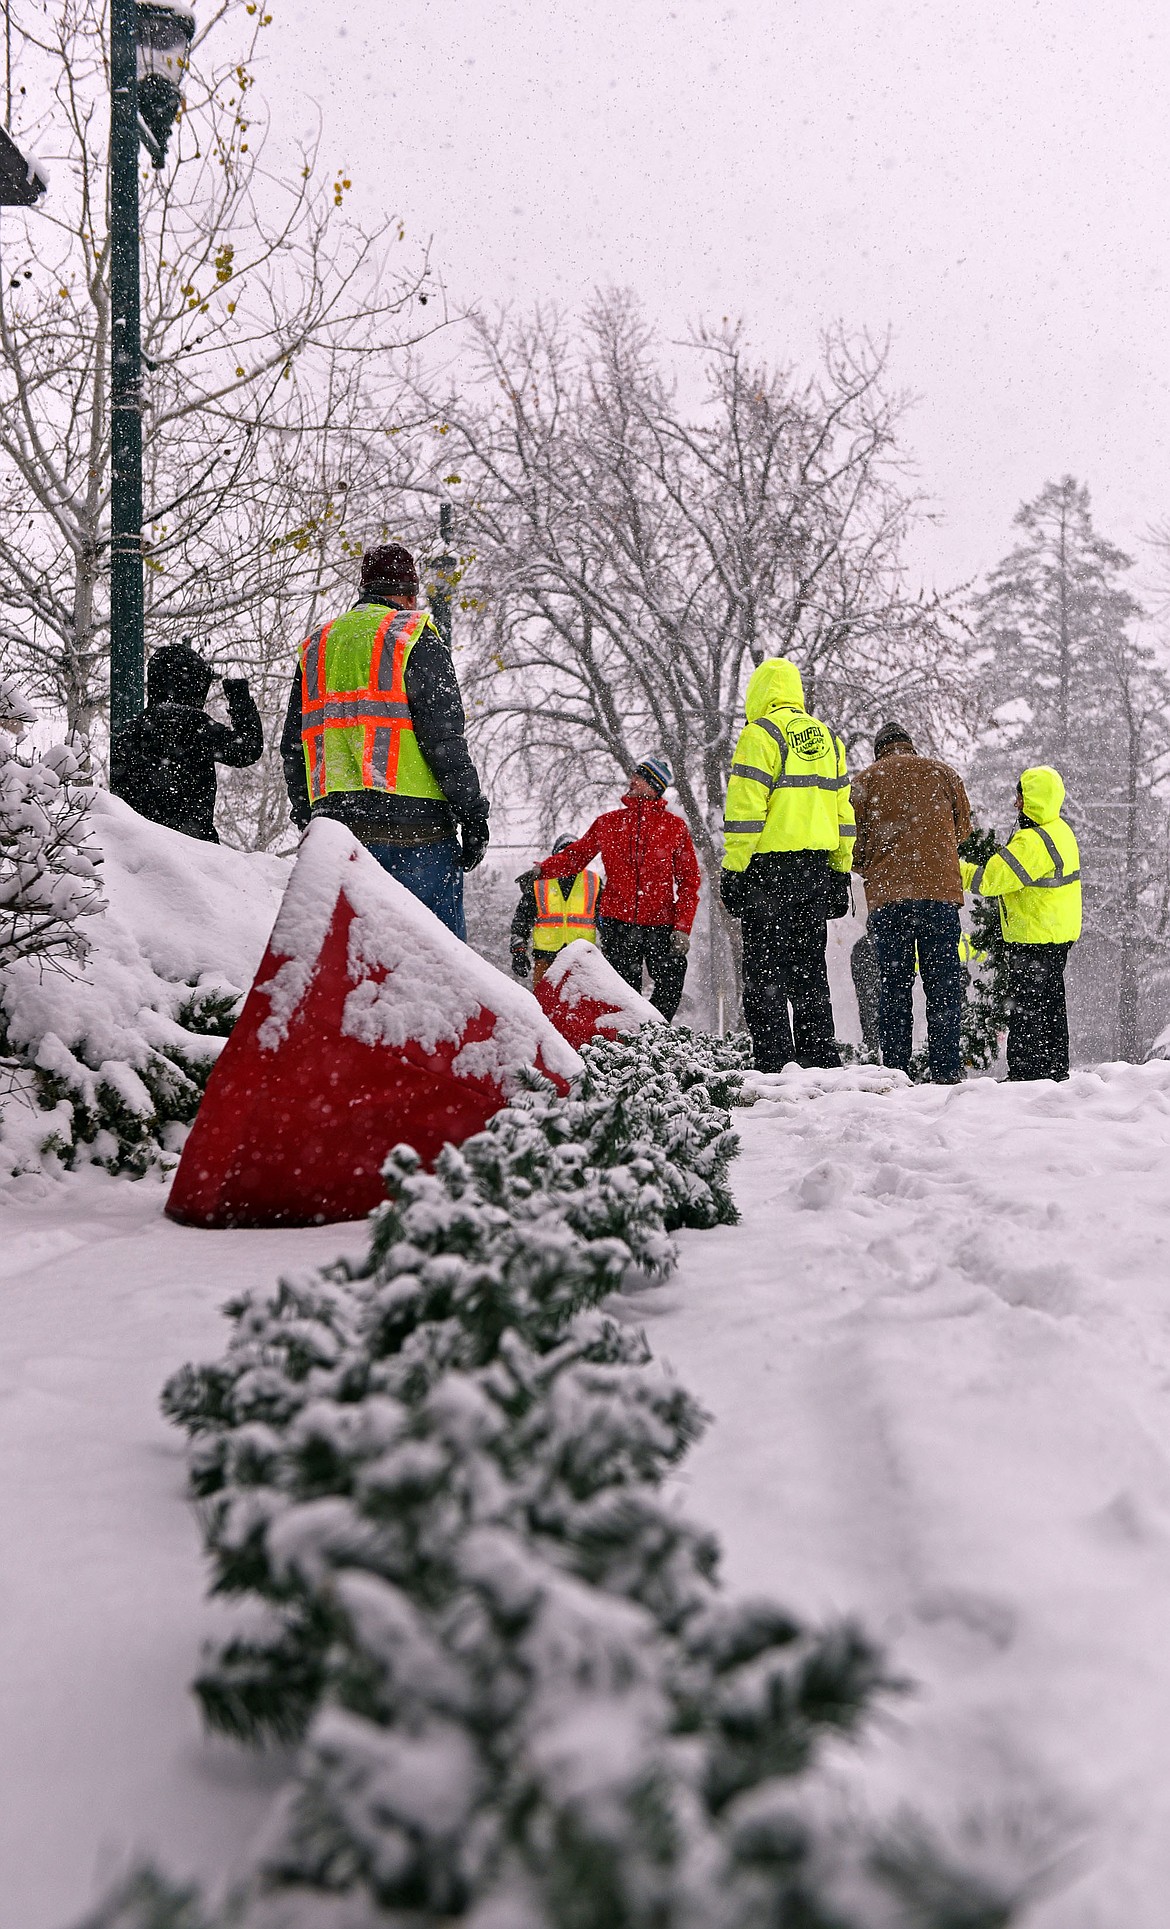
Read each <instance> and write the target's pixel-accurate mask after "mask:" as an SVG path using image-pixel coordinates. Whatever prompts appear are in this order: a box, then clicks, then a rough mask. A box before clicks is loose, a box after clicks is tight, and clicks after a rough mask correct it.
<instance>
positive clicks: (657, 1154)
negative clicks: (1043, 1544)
mask: <svg viewBox="0 0 1170 1929" xmlns="http://www.w3.org/2000/svg"><path fill="white" fill-rule="evenodd" d="M744 1057H745V1054H744V1051H743V1047H742V1045H741V1044H740V1043H739V1041H735V1042H733V1043H730V1044H724V1045H717V1044H716V1043H715V1041H713V1040H709V1041H704V1040H700V1039H697V1038H694V1037H692V1036H691V1035H689V1034H687V1033H685V1032H679V1031H671V1030H668V1029H667V1028H665V1027H658V1028H655V1029H653V1030H647V1032H645V1033H643V1034H642V1035H641V1036H640V1037H638V1038H636V1039H632V1040H625V1039H618V1040H613V1041H610V1040H604V1041H596V1042H594V1043H593V1044H591V1045H589V1046H588V1047H586V1050H585V1053H584V1059H585V1072H584V1074H583V1076H582V1078H581V1079H580V1081H579V1082H578V1084H577V1085H576V1086H575V1088H574V1089H573V1090H572V1091H571V1092H570V1094H569V1096H568V1097H567V1098H558V1097H557V1096H556V1095H555V1094H554V1093H553V1092H552V1090H551V1088H550V1087H549V1086H548V1085H547V1084H546V1083H544V1082H543V1081H540V1080H538V1079H536V1078H535V1077H532V1078H531V1080H530V1083H529V1088H528V1089H526V1090H522V1091H521V1092H519V1093H518V1094H517V1095H516V1096H515V1097H514V1099H513V1101H512V1102H511V1104H510V1105H509V1106H507V1107H506V1108H505V1109H504V1110H503V1111H501V1112H500V1113H499V1114H497V1116H496V1117H495V1118H494V1119H493V1120H492V1121H491V1122H490V1124H489V1125H488V1127H487V1128H486V1129H485V1130H484V1131H483V1132H482V1133H480V1134H478V1135H477V1136H476V1137H474V1138H472V1139H469V1140H467V1141H466V1142H465V1143H464V1144H463V1145H462V1146H461V1147H459V1148H458V1149H455V1148H450V1147H449V1148H448V1149H447V1151H446V1152H445V1153H444V1154H443V1155H442V1156H441V1158H440V1160H439V1162H438V1164H437V1167H436V1169H435V1171H434V1172H433V1173H426V1172H423V1171H422V1170H421V1168H420V1166H419V1162H418V1159H417V1157H416V1156H415V1154H414V1153H413V1152H412V1151H411V1149H410V1148H409V1147H400V1148H398V1150H397V1151H396V1152H395V1153H394V1154H392V1155H391V1158H390V1160H389V1161H388V1164H387V1168H386V1176H387V1182H388V1188H389V1193H390V1197H389V1199H388V1201H387V1203H386V1204H385V1205H384V1206H383V1207H381V1208H380V1209H379V1211H378V1212H377V1213H375V1214H374V1215H373V1216H372V1219H371V1240H370V1247H369V1251H368V1254H367V1255H366V1257H365V1259H364V1261H362V1262H361V1263H360V1264H354V1263H347V1262H339V1263H338V1264H336V1265H334V1266H332V1267H329V1268H327V1269H325V1270H324V1271H322V1272H317V1273H310V1274H306V1275H304V1276H301V1277H298V1278H294V1279H287V1280H284V1281H283V1282H282V1283H281V1284H280V1286H279V1288H278V1289H277V1291H276V1292H275V1293H273V1294H271V1295H260V1294H256V1295H247V1296H245V1297H243V1298H241V1299H239V1300H238V1301H236V1302H234V1303H233V1304H232V1305H231V1306H230V1307H229V1308H228V1311H229V1314H230V1316H231V1319H232V1321H233V1324H234V1333H233V1337H232V1339H231V1342H230V1344H229V1347H228V1350H227V1352H226V1354H225V1355H224V1357H223V1358H222V1359H220V1360H219V1361H217V1362H215V1363H214V1364H212V1365H209V1366H204V1367H199V1368H193V1367H187V1368H184V1369H183V1370H182V1371H181V1372H180V1373H179V1374H177V1375H176V1376H175V1377H174V1379H173V1380H172V1381H171V1382H170V1384H169V1385H168V1387H167V1389H166V1392H165V1394H164V1407H165V1410H166V1411H167V1412H168V1413H169V1414H170V1415H171V1417H172V1418H174V1419H175V1420H176V1421H177V1422H179V1423H180V1424H182V1425H183V1426H185V1427H186V1429H187V1430H188V1432H189V1433H190V1434H191V1436H192V1438H193V1447H192V1463H191V1464H192V1485H193V1488H194V1491H195V1493H196V1495H197V1496H198V1497H199V1502H200V1509H201V1518H202V1521H203V1525H204V1532H205V1535H206V1540H207V1546H208V1550H209V1553H210V1555H211V1558H212V1564H213V1571H214V1587H215V1589H216V1591H218V1592H220V1593H222V1594H226V1595H230V1596H237V1597H245V1598H250V1599H252V1600H253V1601H258V1602H259V1603H260V1604H261V1605H262V1612H263V1615H264V1617H265V1619H264V1620H263V1622H261V1623H260V1624H258V1625H257V1624H253V1625H252V1626H251V1627H250V1629H249V1632H248V1634H247V1635H246V1636H245V1635H241V1636H240V1637H238V1638H236V1639H234V1640H233V1641H231V1642H229V1643H228V1644H227V1645H226V1646H225V1647H224V1648H223V1649H221V1650H220V1651H219V1652H218V1653H214V1654H212V1655H211V1656H210V1657H209V1660H208V1665H207V1666H206V1667H205V1669H204V1672H203V1674H202V1676H201V1678H200V1680H199V1682H198V1684H197V1688H198V1693H199V1695H200V1698H201V1700H202V1703H203V1707H204V1711H205V1714H206V1716H207V1718H208V1720H209V1721H210V1722H211V1724H212V1725H213V1726H215V1727H217V1728H219V1729H221V1730H224V1731H226V1732H228V1733H229V1734H233V1735H236V1736H239V1737H242V1738H245V1739H249V1740H261V1741H263V1740H265V1739H269V1738H271V1739H276V1740H279V1741H282V1742H289V1741H298V1742H299V1743H300V1745H301V1752H300V1756H299V1760H298V1765H297V1769H296V1772H295V1774H294V1776H293V1779H292V1781H291V1783H290V1785H289V1786H288V1788H287V1789H286V1791H285V1794H284V1796H283V1798H282V1800H281V1802H280V1803H279V1805H278V1809H277V1812H276V1814H275V1816H274V1818H273V1822H272V1825H271V1827H270V1829H269V1830H268V1832H267V1837H266V1840H265V1843H264V1845H263V1848H262V1850H261V1852H260V1855H259V1859H258V1864H257V1867H256V1870H255V1874H254V1877H253V1879H252V1882H251V1883H250V1885H249V1888H248V1891H247V1893H246V1894H245V1895H244V1896H242V1897H240V1898H237V1901H236V1904H235V1905H233V1907H234V1909H236V1910H238V1914H237V1913H232V1915H231V1919H232V1921H239V1922H241V1923H245V1924H247V1925H248V1929H262V1926H263V1925H267V1924H272V1923H276V1922H279V1923H281V1924H291V1923H293V1922H296V1923H304V1924H306V1925H308V1924H310V1923H313V1924H315V1923H318V1922H320V1923H323V1922H325V1921H326V1920H328V1921H330V1922H333V1921H337V1922H339V1923H340V1922H341V1921H342V1920H344V1922H345V1923H346V1925H347V1926H349V1925H353V1926H354V1929H358V1926H360V1929H373V1926H374V1924H375V1923H384V1924H387V1925H389V1924H391V1923H393V1924H394V1925H396V1926H397V1929H407V1926H408V1925H413V1926H414V1929H424V1925H426V1926H427V1929H432V1926H433V1925H436V1924H437V1923H439V1922H440V1921H441V1922H443V1923H444V1924H449V1925H452V1926H453V1925H456V1924H460V1923H462V1924H466V1925H467V1929H780V1926H781V1925H786V1924H793V1925H795V1924H797V1923H800V1924H804V1925H807V1929H818V1926H819V1929H829V1925H830V1924H832V1925H833V1929H861V1926H862V1925H866V1929H873V1925H876V1924H878V1923H881V1924H882V1925H883V1929H896V1926H897V1925H901V1926H902V1929H910V1925H914V1929H943V1925H944V1924H945V1925H952V1926H953V1925H955V1924H958V1923H960V1922H962V1923H964V1924H967V1925H971V1929H976V1925H978V1926H979V1929H995V1925H997V1924H1002V1923H1005V1922H1006V1921H1007V1920H1008V1916H1009V1909H1008V1906H1007V1905H1006V1903H1005V1902H1004V1901H1003V1899H1002V1898H1000V1897H998V1896H996V1895H995V1894H993V1893H992V1891H991V1890H990V1889H988V1888H981V1887H980V1885H979V1883H978V1881H977V1879H976V1878H973V1877H972V1878H968V1877H965V1876H962V1875H955V1874H954V1873H952V1872H951V1871H950V1870H949V1869H948V1868H947V1867H946V1865H945V1863H944V1861H942V1860H940V1858H939V1857H938V1855H936V1854H935V1853H934V1852H933V1851H931V1850H928V1849H926V1848H924V1847H923V1846H922V1845H921V1844H920V1843H916V1844H915V1847H914V1850H913V1853H912V1854H907V1853H902V1852H901V1851H899V1850H898V1849H897V1848H896V1847H895V1846H894V1845H892V1844H890V1843H888V1842H886V1843H883V1844H878V1845H875V1843H874V1842H873V1841H872V1840H871V1839H870V1838H869V1837H868V1836H867V1835H866V1833H865V1831H864V1830H863V1829H862V1828H861V1827H860V1826H859V1825H858V1824H856V1823H852V1824H850V1823H848V1822H847V1821H846V1820H843V1818H842V1817H840V1816H835V1817H834V1816H831V1815H830V1816H829V1817H828V1819H825V1817H824V1816H822V1814H821V1813H820V1809H819V1808H818V1802H817V1799H816V1798H815V1784H810V1780H809V1776H808V1774H807V1772H806V1771H807V1770H808V1769H809V1766H810V1764H811V1762H812V1760H813V1757H814V1753H815V1750H816V1747H817V1744H818V1742H819V1741H820V1740H821V1739H822V1738H824V1737H825V1736H828V1735H833V1734H837V1735H846V1734H849V1733H850V1732H851V1731H853V1730H854V1729H855V1728H856V1726H857V1724H858V1723H859V1721H860V1720H861V1719H862V1717H863V1715H864V1713H865V1710H866V1707H867V1704H868V1703H869V1701H870V1699H871V1697H872V1696H873V1694H874V1692H875V1691H876V1690H878V1689H880V1688H881V1687H882V1686H883V1685H888V1684H887V1683H886V1678H885V1672H884V1667H883V1663H882V1660H881V1658H880V1656H879V1655H878V1653H877V1652H876V1650H875V1649H874V1648H873V1646H872V1645H871V1644H870V1642H869V1641H868V1640H867V1639H866V1638H865V1637H864V1636H863V1635H862V1634H861V1633H860V1632H859V1631H858V1630H857V1629H856V1628H854V1627H852V1626H849V1625H842V1626H839V1627H834V1628H830V1629H828V1630H825V1631H820V1632H814V1631H810V1630H808V1629H806V1628H803V1627H801V1626H799V1625H798V1624H797V1623H796V1622H795V1621H794V1620H793V1619H792V1617H791V1616H790V1615H789V1614H787V1613H786V1612H785V1611H784V1610H783V1609H782V1608H780V1607H778V1606H777V1605H776V1604H774V1603H772V1602H767V1601H746V1602H745V1601H740V1602H731V1601H728V1600H727V1599H725V1598H724V1597H723V1595H722V1594H721V1592H720V1590H719V1586H718V1580H717V1566H718V1548H717V1545H716V1543H715V1541H714V1540H713V1538H712V1536H711V1535H710V1534H708V1533H706V1532H705V1531H704V1530H702V1529H701V1528H698V1527H696V1526H694V1525H693V1524H692V1523H690V1522H689V1521H688V1520H687V1519H686V1518H685V1516H683V1515H682V1514H681V1513H680V1512H679V1511H678V1509H677V1507H676V1506H675V1505H674V1504H673V1502H672V1501H671V1500H670V1499H669V1498H668V1497H667V1496H665V1495H664V1493H663V1482H664V1479H665V1477H666V1476H667V1474H668V1473H669V1471H670V1469H671V1468H672V1467H674V1466H675V1465H677V1463H678V1461H679V1460H680V1459H681V1457H682V1455H683V1454H684V1453H685V1452H686V1450H687V1448H688V1446H689V1445H690V1443H691V1442H692V1441H693V1440H694V1439H695V1438H696V1436H697V1434H698V1433H699V1431H700V1429H701V1427H702V1424H703V1416H702V1414H701V1413H700V1412H699V1410H698V1409H697V1407H696V1405H695V1403H694V1401H693V1400H692V1399H691V1398H690V1397H689V1396H688V1395H687V1393H686V1392H685V1391H684V1390H683V1389H682V1388H681V1387H680V1386H679V1385H678V1384H677V1383H676V1382H675V1381H674V1380H673V1378H672V1377H671V1376H670V1375H668V1374H667V1373H665V1372H664V1371H663V1370H662V1369H661V1368H660V1367H658V1366H656V1365H655V1363H654V1361H653V1360H652V1358H651V1357H650V1352H649V1348H648V1346H647V1343H646V1339H645V1336H644V1335H643V1334H642V1333H641V1332H639V1331H637V1330H636V1329H634V1328H633V1327H631V1326H630V1325H628V1324H626V1323H624V1322H623V1321H622V1320H621V1319H620V1318H618V1317H616V1316H615V1315H614V1314H613V1313H612V1312H610V1311H607V1310H606V1308H605V1305H604V1302H605V1300H606V1299H607V1297H608V1295H610V1294H611V1293H612V1292H613V1290H614V1289H615V1288H617V1287H618V1286H619V1285H620V1284H621V1283H622V1280H623V1278H624V1277H625V1276H626V1275H627V1273H628V1272H629V1269H630V1268H631V1266H635V1267H637V1268H640V1269H641V1272H642V1274H643V1275H644V1276H649V1277H653V1278H663V1277H665V1276H666V1275H667V1274H668V1272H669V1271H670V1269H671V1266H672V1264H673V1258H674V1249H673V1243H672V1240H671V1233H672V1231H673V1230H675V1229H677V1228H680V1227H683V1226H694V1227H702V1226H713V1225H717V1224H720V1223H724V1224H725V1223H728V1222H730V1221H732V1220H733V1219H734V1217H735V1208H734V1205H733V1203H732V1199H731V1196H730V1192H729V1189H728V1183H727V1168H728V1162H729V1160H730V1158H731V1156H732V1154H733V1152H734V1149H735V1139H734V1136H733V1134H732V1132H731V1130H730V1119H729V1117H728V1114H727V1112H726V1110H725V1109H724V1108H725V1107H726V1105H727V1103H728V1101H729V1100H731V1099H733V1098H734V1097H735V1096H736V1094H737V1091H738V1087H739V1084H740V1080H741V1074H742V1066H743V1062H744ZM810 1789H811V1790H812V1794H811V1795H810ZM821 1806H822V1807H823V1803H822V1804H821ZM136 1882H137V1890H136V1892H135V1893H132V1892H131V1890H129V1889H127V1890H126V1891H125V1892H124V1893H123V1894H122V1896H121V1897H120V1898H115V1899H114V1900H113V1901H112V1902H111V1903H110V1905H109V1907H108V1909H107V1910H106V1911H105V1912H104V1913H103V1914H101V1915H100V1916H99V1917H98V1918H96V1919H95V1923H96V1924H100V1925H109V1926H110V1929H112V1925H114V1924H115V1923H116V1924H118V1925H119V1929H148V1925H156V1924H160V1923H162V1922H169V1921H170V1920H171V1919H172V1918H171V1917H170V1916H168V1915H167V1914H166V1913H165V1908H166V1906H167V1892H166V1891H165V1885H163V1886H160V1885H159V1884H158V1882H157V1879H154V1880H148V1879H147V1878H144V1877H139V1878H136ZM175 1893H176V1894H177V1892H175ZM181 1900H182V1898H180V1901H181ZM188 1903H189V1899H188V1901H187V1902H183V1907H185V1908H186V1907H188ZM176 1907H177V1905H176ZM192 1907H193V1905H192ZM174 1919H175V1920H179V1919H183V1920H186V1919H187V1918H179V1917H177V1916H176V1917H175V1918H174ZM195 1919H196V1918H195V1916H194V1914H192V1915H191V1917H190V1920H192V1921H193V1920H195Z"/></svg>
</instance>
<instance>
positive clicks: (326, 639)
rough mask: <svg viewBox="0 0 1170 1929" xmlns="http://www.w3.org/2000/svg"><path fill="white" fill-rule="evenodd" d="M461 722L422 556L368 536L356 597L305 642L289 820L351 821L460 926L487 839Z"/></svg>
mask: <svg viewBox="0 0 1170 1929" xmlns="http://www.w3.org/2000/svg"><path fill="white" fill-rule="evenodd" d="M466 723H467V720H466V717H465V715H464V710H463V699H462V697H461V695H460V692H459V684H458V680H457V679H456V676H455V668H454V665H453V664H452V662H451V652H450V650H449V649H448V648H447V645H446V644H445V642H444V641H443V638H442V637H441V636H440V634H439V631H438V630H437V629H436V627H435V624H434V620H433V619H432V617H431V615H430V612H429V611H428V610H426V609H422V608H420V607H419V581H418V571H417V569H416V567H415V562H414V557H413V556H412V555H411V553H410V551H409V550H408V549H404V548H403V547H402V545H401V544H400V543H386V544H383V545H382V546H381V547H380V548H377V549H367V551H366V553H365V555H364V556H363V557H362V571H361V587H360V589H359V592H358V600H357V603H356V604H355V606H354V607H353V609H351V610H347V611H346V612H345V614H344V615H342V616H338V617H335V618H334V620H333V621H332V622H330V623H326V624H325V626H324V628H323V629H321V630H318V631H317V632H316V634H315V635H313V636H310V637H307V638H306V640H305V641H304V642H303V643H302V644H301V648H300V660H299V662H298V664H297V669H296V673H295V675H294V677H293V686H292V691H291V693H290V695H289V703H288V714H287V716H286V717H285V724H284V734H283V736H282V737H281V741H280V754H281V757H282V759H283V762H284V775H285V782H286V784H287V786H288V796H289V804H290V806H291V811H292V819H293V822H294V824H296V825H297V826H298V827H299V828H301V829H304V827H305V826H306V825H307V824H308V822H309V820H310V817H330V818H333V819H335V820H336V821H337V822H339V823H342V824H344V825H345V826H346V828H347V830H350V831H352V832H353V835H354V836H355V837H356V838H358V839H359V840H360V842H361V843H363V844H364V845H365V846H366V848H367V850H368V851H369V852H370V855H371V856H372V857H375V858H377V860H378V863H379V864H380V865H381V866H382V868H383V870H385V871H388V872H389V873H390V875H391V877H395V878H397V879H398V881H399V883H400V884H404V885H405V886H406V888H407V890H408V891H411V892H413V894H414V896H415V897H416V898H418V899H419V900H420V902H421V903H423V904H425V905H426V906H427V908H428V910H431V911H433V912H434V914H435V916H436V917H437V918H440V919H441V920H442V922H443V923H444V924H445V925H446V926H447V928H448V930H449V931H453V932H454V933H455V935H456V937H457V938H466V936H467V931H466V927H465V924H464V917H463V873H464V871H473V870H474V869H475V867H476V865H477V864H479V863H481V862H482V860H483V857H484V854H485V852H486V851H487V847H488V808H489V806H488V803H487V799H486V798H485V797H484V795H483V792H482V790H481V789H480V783H479V776H478V773H477V771H476V768H475V765H474V764H473V763H472V761H471V754H470V752H469V750H468V748H467V738H466V734H465V732H466Z"/></svg>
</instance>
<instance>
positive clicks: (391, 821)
mask: <svg viewBox="0 0 1170 1929" xmlns="http://www.w3.org/2000/svg"><path fill="white" fill-rule="evenodd" d="M382 601H383V599H382V598H381V597H377V596H363V597H362V598H361V599H360V602H359V603H358V605H357V607H358V608H360V607H361V605H362V603H381V602H382ZM385 607H387V608H389V607H390V605H389V604H386V605H385ZM406 701H407V702H408V704H409V705H410V721H411V723H412V724H413V726H414V734H415V737H416V738H417V740H418V747H419V749H420V750H421V751H422V754H423V756H424V757H425V758H426V760H427V762H428V764H429V765H430V767H431V769H432V771H433V772H434V775H435V778H436V781H437V782H438V784H439V787H440V789H441V790H442V792H443V796H444V798H445V799H446V802H444V803H441V802H440V801H439V800H438V799H437V798H432V797H399V796H397V795H396V794H395V793H394V792H392V791H384V790H355V791H334V792H332V793H331V795H330V796H328V797H323V798H321V800H320V802H319V803H317V804H314V805H312V806H310V804H309V784H308V778H307V777H306V775H305V753H304V749H303V748H302V744H301V671H300V665H299V663H298V665H297V668H296V669H295V670H294V672H293V680H292V689H291V691H290V692H289V699H288V713H287V715H286V717H285V720H284V731H283V734H282V736H281V739H280V755H281V758H282V760H283V763H284V780H285V783H286V784H287V786H288V801H289V805H290V808H291V812H292V820H293V823H294V824H296V826H297V827H298V829H301V830H303V829H304V827H305V825H306V824H307V823H308V821H309V818H310V816H314V817H332V818H335V819H337V821H338V822H340V823H342V824H345V825H347V826H348V828H349V829H350V830H351V831H353V833H354V835H355V836H356V837H358V838H360V839H361V840H362V841H363V843H366V844H376V843H377V841H378V838H379V835H384V836H385V837H386V839H387V841H388V842H394V841H395V833H397V834H398V836H400V837H402V838H403V839H404V840H405V841H409V842H411V843H414V842H419V843H423V842H431V841H434V842H438V841H439V840H440V839H443V838H453V837H454V835H455V826H456V824H462V823H476V822H479V823H483V822H484V821H485V820H486V818H487V814H488V805H487V800H486V799H485V797H484V794H483V792H482V790H481V789H480V787H479V776H478V773H477V771H476V768H475V765H474V764H473V763H472V761H471V753H470V751H469V750H468V748H467V738H466V735H465V734H464V733H465V731H466V728H467V718H466V716H465V714H464V710H463V698H462V697H461V696H460V694H459V683H458V679H457V678H456V675H455V666H454V664H453V663H452V661H451V652H450V650H449V649H448V648H447V646H446V644H445V643H444V642H443V640H442V638H441V637H440V636H439V635H438V633H437V631H435V630H433V629H428V630H426V631H424V633H423V635H422V636H421V637H420V638H419V640H418V642H417V643H416V644H415V646H414V648H413V649H412V650H411V652H410V655H409V657H408V658H407V663H406Z"/></svg>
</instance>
